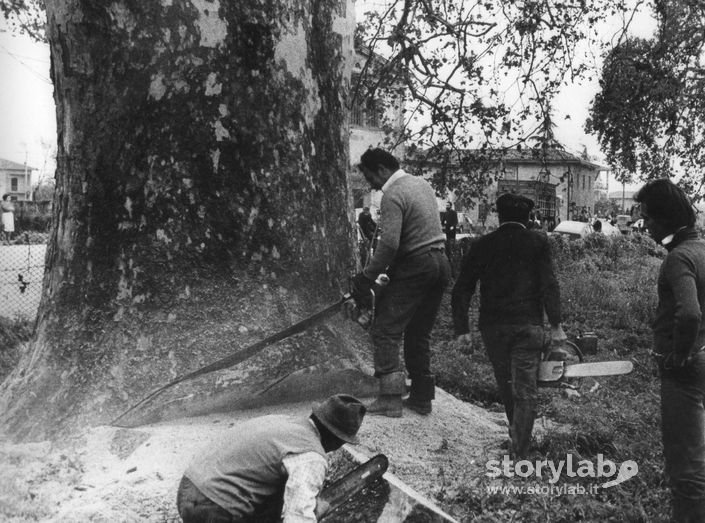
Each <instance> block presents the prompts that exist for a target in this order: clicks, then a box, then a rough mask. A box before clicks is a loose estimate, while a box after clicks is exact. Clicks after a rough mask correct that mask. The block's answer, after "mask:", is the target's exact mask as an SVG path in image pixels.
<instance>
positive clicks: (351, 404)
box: [313, 394, 367, 444]
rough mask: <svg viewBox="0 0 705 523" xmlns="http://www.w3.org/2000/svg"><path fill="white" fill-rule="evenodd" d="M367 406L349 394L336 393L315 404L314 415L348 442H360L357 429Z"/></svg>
mask: <svg viewBox="0 0 705 523" xmlns="http://www.w3.org/2000/svg"><path fill="white" fill-rule="evenodd" d="M365 412H367V408H366V407H365V406H364V405H363V404H362V402H361V401H360V400H359V399H357V398H355V397H353V396H348V395H347V394H336V395H334V396H331V397H330V398H328V399H327V400H326V401H324V402H323V403H319V404H318V405H314V407H313V415H314V416H316V418H318V421H320V422H321V423H322V424H323V426H325V427H326V428H327V429H328V430H330V431H331V432H332V433H333V434H334V435H335V436H337V437H338V438H340V439H342V440H343V441H345V442H346V443H353V444H357V443H359V440H358V438H357V431H358V430H359V429H360V425H362V418H364V416H365Z"/></svg>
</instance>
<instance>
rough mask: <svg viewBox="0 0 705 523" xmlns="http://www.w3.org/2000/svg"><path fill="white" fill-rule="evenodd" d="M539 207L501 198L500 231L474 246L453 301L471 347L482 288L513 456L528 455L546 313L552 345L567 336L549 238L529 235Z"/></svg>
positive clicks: (459, 328)
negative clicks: (472, 316)
mask: <svg viewBox="0 0 705 523" xmlns="http://www.w3.org/2000/svg"><path fill="white" fill-rule="evenodd" d="M533 205H534V202H533V201H532V200H530V199H528V198H526V197H524V196H520V195H517V194H511V193H506V194H503V195H501V196H500V197H499V198H498V199H497V214H498V215H499V222H500V226H499V228H498V229H497V230H496V231H494V232H491V233H489V234H486V235H485V236H483V237H481V238H480V239H478V240H476V241H475V242H474V243H473V244H472V245H471V246H470V250H469V251H468V253H467V254H466V255H465V258H464V259H463V263H462V267H461V270H460V274H459V275H458V279H457V280H456V282H455V286H454V287H453V293H452V297H451V307H452V312H453V325H454V329H455V334H456V336H457V343H460V344H463V345H468V346H470V345H471V343H472V338H471V336H470V334H469V333H470V325H469V322H468V309H469V307H470V300H471V299H472V296H473V294H474V293H475V288H476V286H477V283H478V282H479V283H480V317H479V328H480V334H481V335H482V340H483V342H484V344H485V348H486V350H487V355H488V356H489V359H490V362H491V363H492V367H493V369H494V375H495V379H496V380H497V386H498V388H499V393H500V396H501V398H502V402H503V403H504V410H505V412H506V414H507V420H508V421H509V437H510V438H511V452H512V455H513V456H514V459H524V458H526V457H527V456H528V453H529V443H530V441H531V432H532V430H533V426H534V419H535V418H536V413H537V409H538V368H539V362H540V361H541V355H542V352H543V349H544V324H543V322H544V311H545V312H546V314H547V316H548V321H549V323H550V325H551V339H552V340H553V342H556V343H557V342H561V341H564V340H565V339H566V335H565V333H564V332H563V328H562V327H561V303H560V292H559V288H558V281H557V280H556V276H555V272H554V267H553V261H552V259H551V246H550V245H549V242H548V236H546V235H545V234H539V233H537V232H535V231H530V230H527V225H528V223H529V212H530V211H531V209H532V207H533ZM470 348H471V347H470Z"/></svg>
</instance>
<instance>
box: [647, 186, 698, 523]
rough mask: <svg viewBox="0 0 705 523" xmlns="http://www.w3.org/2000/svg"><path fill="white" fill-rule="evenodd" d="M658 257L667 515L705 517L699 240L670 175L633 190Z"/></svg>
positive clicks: (657, 340)
mask: <svg viewBox="0 0 705 523" xmlns="http://www.w3.org/2000/svg"><path fill="white" fill-rule="evenodd" d="M634 199H635V200H636V201H637V202H639V203H641V217H642V218H643V219H644V225H645V226H646V228H647V229H648V231H649V234H650V235H651V237H652V238H653V239H654V241H656V243H659V244H661V245H663V246H664V247H665V248H666V250H667V251H668V254H667V255H666V257H665V258H664V260H663V262H662V263H661V269H660V271H659V276H658V283H657V292H658V305H657V307H656V315H655V319H654V321H653V324H652V325H653V330H654V338H653V339H654V353H655V354H656V355H657V356H656V360H657V362H658V364H659V371H660V376H661V430H662V437H663V453H664V457H665V463H666V476H667V478H668V481H669V483H670V488H671V494H672V517H673V519H672V521H676V522H693V523H695V522H703V521H705V409H704V408H703V403H704V402H705V352H704V351H703V350H704V349H705V241H703V240H702V239H701V238H700V236H699V234H698V232H697V231H696V230H695V212H694V210H693V207H692V205H691V202H690V200H689V199H688V197H687V196H686V195H685V193H684V192H683V191H682V190H681V189H680V188H679V187H678V186H677V185H675V184H674V183H673V182H671V181H670V180H668V179H661V180H654V181H651V182H648V183H647V184H645V185H644V186H643V187H642V188H641V189H640V190H639V191H638V192H637V193H636V195H635V196H634Z"/></svg>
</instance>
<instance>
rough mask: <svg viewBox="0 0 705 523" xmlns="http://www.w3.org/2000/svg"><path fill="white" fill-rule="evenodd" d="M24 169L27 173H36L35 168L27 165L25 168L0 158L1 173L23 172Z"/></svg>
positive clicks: (22, 165)
mask: <svg viewBox="0 0 705 523" xmlns="http://www.w3.org/2000/svg"><path fill="white" fill-rule="evenodd" d="M25 168H26V169H27V170H28V171H36V170H37V168H36V167H30V166H29V165H27V166H26V167H25V164H22V163H17V162H13V161H10V160H4V159H2V158H0V170H3V171H24V170H25Z"/></svg>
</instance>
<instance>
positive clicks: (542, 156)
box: [496, 147, 608, 171]
mask: <svg viewBox="0 0 705 523" xmlns="http://www.w3.org/2000/svg"><path fill="white" fill-rule="evenodd" d="M496 152H497V153H499V154H500V158H501V159H502V160H504V162H505V163H538V164H543V163H549V164H556V163H561V164H563V163H577V164H580V165H585V166H586V167H591V168H593V169H597V170H599V171H606V170H608V167H605V166H604V165H600V164H598V163H595V162H593V161H591V160H586V159H585V158H581V157H579V156H576V155H575V154H572V153H569V152H568V151H566V150H563V149H555V148H552V149H541V148H526V147H525V148H523V149H521V150H517V149H504V150H497V151H496Z"/></svg>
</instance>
